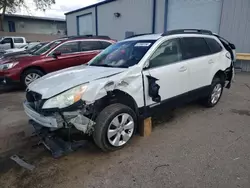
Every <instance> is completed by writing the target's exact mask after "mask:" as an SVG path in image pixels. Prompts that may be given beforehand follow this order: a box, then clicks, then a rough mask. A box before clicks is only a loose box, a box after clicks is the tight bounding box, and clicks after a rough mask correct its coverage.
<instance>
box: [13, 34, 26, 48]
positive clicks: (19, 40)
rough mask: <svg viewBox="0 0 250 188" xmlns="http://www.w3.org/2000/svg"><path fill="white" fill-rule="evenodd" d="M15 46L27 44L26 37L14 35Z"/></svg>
mask: <svg viewBox="0 0 250 188" xmlns="http://www.w3.org/2000/svg"><path fill="white" fill-rule="evenodd" d="M13 40H14V48H19V47H21V46H23V45H25V42H24V39H23V38H21V37H14V38H13Z"/></svg>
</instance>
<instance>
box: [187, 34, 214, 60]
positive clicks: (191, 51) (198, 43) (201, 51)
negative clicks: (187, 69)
mask: <svg viewBox="0 0 250 188" xmlns="http://www.w3.org/2000/svg"><path fill="white" fill-rule="evenodd" d="M182 41H183V44H184V58H185V59H191V58H196V57H201V56H205V55H209V54H210V53H211V52H210V49H209V47H208V45H207V43H206V41H205V39H204V38H199V37H186V38H182Z"/></svg>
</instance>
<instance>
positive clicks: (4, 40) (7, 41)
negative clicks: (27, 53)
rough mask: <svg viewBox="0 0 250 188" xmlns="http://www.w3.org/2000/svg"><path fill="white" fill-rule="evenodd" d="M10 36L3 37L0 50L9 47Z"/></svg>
mask: <svg viewBox="0 0 250 188" xmlns="http://www.w3.org/2000/svg"><path fill="white" fill-rule="evenodd" d="M11 42H12V38H4V39H3V40H2V41H1V44H0V51H4V50H8V49H10V48H11Z"/></svg>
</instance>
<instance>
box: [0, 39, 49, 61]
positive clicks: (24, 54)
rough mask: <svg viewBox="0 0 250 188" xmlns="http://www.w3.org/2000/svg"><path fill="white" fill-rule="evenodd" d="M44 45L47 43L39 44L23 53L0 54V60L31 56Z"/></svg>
mask: <svg viewBox="0 0 250 188" xmlns="http://www.w3.org/2000/svg"><path fill="white" fill-rule="evenodd" d="M46 44H48V42H40V43H38V44H37V45H33V46H31V47H29V48H28V49H26V50H24V51H18V52H10V53H4V54H2V56H0V59H3V58H17V57H21V56H27V55H30V54H31V55H32V54H33V53H35V52H36V51H37V50H39V49H40V48H42V47H43V46H45V45H46Z"/></svg>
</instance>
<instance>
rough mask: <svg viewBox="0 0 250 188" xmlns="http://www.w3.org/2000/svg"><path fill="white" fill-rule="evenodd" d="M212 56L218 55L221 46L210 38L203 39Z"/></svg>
mask: <svg viewBox="0 0 250 188" xmlns="http://www.w3.org/2000/svg"><path fill="white" fill-rule="evenodd" d="M205 40H206V42H207V44H208V46H209V48H210V50H211V53H212V54H215V53H218V52H220V51H221V50H222V47H221V45H220V44H219V43H218V42H217V41H216V40H214V39H212V38H205Z"/></svg>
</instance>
